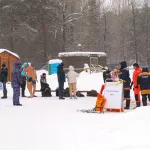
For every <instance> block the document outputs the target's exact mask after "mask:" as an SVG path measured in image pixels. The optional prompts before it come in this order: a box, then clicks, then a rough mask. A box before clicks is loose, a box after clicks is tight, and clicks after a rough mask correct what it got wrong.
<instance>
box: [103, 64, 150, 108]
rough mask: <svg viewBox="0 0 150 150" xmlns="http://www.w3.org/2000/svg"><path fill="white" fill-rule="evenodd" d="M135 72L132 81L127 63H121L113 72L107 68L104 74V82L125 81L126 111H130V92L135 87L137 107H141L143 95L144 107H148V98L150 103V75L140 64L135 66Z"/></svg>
mask: <svg viewBox="0 0 150 150" xmlns="http://www.w3.org/2000/svg"><path fill="white" fill-rule="evenodd" d="M133 68H134V72H133V77H132V80H131V78H130V73H129V69H128V67H127V63H126V61H122V62H121V63H120V67H118V66H117V67H116V69H114V70H113V71H112V72H111V71H110V70H109V69H108V68H107V67H106V68H105V71H104V72H103V78H104V82H109V81H110V80H112V81H114V82H115V81H119V80H120V79H121V80H122V81H123V87H124V99H125V100H126V107H125V109H130V102H131V98H130V90H131V89H132V87H133V91H134V95H135V100H136V107H140V106H141V95H142V103H143V106H147V98H148V99H149V101H150V73H149V70H148V68H147V67H143V68H141V67H140V66H139V65H138V63H134V64H133Z"/></svg>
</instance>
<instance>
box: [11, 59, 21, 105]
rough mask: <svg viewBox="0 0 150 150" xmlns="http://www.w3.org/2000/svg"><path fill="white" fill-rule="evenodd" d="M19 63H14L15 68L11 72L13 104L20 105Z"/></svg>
mask: <svg viewBox="0 0 150 150" xmlns="http://www.w3.org/2000/svg"><path fill="white" fill-rule="evenodd" d="M20 69H21V63H20V62H16V63H15V69H14V70H13V72H12V88H13V105H14V106H22V105H21V104H20V102H19V97H20V87H21V70H20Z"/></svg>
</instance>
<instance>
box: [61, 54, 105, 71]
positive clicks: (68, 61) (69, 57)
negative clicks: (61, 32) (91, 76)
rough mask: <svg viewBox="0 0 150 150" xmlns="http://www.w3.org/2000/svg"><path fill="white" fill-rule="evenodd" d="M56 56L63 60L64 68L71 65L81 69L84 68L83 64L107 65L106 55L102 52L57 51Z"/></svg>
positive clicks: (92, 65) (91, 65)
mask: <svg viewBox="0 0 150 150" xmlns="http://www.w3.org/2000/svg"><path fill="white" fill-rule="evenodd" d="M58 56H59V59H61V60H62V61H63V62H64V64H65V68H68V67H69V66H70V65H73V66H74V67H75V68H76V69H78V70H81V69H83V68H84V64H88V65H89V66H90V67H98V66H103V67H104V66H106V65H107V62H106V58H107V55H106V53H104V52H64V53H59V55H58Z"/></svg>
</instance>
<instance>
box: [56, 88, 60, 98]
mask: <svg viewBox="0 0 150 150" xmlns="http://www.w3.org/2000/svg"><path fill="white" fill-rule="evenodd" d="M55 92H56V96H57V97H58V96H59V89H58V88H57V89H56V90H55Z"/></svg>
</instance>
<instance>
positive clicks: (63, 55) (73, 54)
mask: <svg viewBox="0 0 150 150" xmlns="http://www.w3.org/2000/svg"><path fill="white" fill-rule="evenodd" d="M58 56H59V57H70V56H98V57H100V56H107V54H106V53H104V52H64V53H59V54H58Z"/></svg>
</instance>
